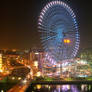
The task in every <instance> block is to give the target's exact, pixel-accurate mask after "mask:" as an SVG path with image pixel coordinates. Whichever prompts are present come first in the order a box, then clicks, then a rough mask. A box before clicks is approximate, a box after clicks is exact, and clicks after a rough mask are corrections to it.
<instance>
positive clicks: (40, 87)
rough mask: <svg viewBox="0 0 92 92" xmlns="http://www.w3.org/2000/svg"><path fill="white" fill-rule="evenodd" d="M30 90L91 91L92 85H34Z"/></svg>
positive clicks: (55, 91) (43, 91)
mask: <svg viewBox="0 0 92 92" xmlns="http://www.w3.org/2000/svg"><path fill="white" fill-rule="evenodd" d="M32 92H92V85H87V84H82V85H36V86H34V88H33V91H32Z"/></svg>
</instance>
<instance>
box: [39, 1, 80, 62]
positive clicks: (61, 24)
mask: <svg viewBox="0 0 92 92" xmlns="http://www.w3.org/2000/svg"><path fill="white" fill-rule="evenodd" d="M38 28H39V32H40V33H41V42H42V45H43V48H44V50H45V51H46V52H47V53H48V54H47V55H46V56H47V58H49V59H50V61H51V62H53V60H54V61H56V62H58V61H62V60H65V59H71V58H74V57H75V56H76V54H77V52H78V49H79V42H80V38H79V32H78V24H77V22H76V16H75V14H74V12H73V10H72V9H71V8H70V7H69V6H68V5H67V4H66V3H64V2H62V1H52V2H49V3H48V4H47V5H46V6H45V7H44V8H43V9H42V11H41V13H40V16H39V20H38Z"/></svg>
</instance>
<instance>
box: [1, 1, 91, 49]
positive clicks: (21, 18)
mask: <svg viewBox="0 0 92 92" xmlns="http://www.w3.org/2000/svg"><path fill="white" fill-rule="evenodd" d="M48 1H49V0H2V2H1V1H0V49H2V48H9V49H13V48H16V49H29V48H31V47H41V43H40V36H39V33H38V31H37V21H38V16H39V15H40V11H41V9H42V8H43V7H44V5H46V3H47V2H48ZM63 1H65V2H67V3H68V5H70V6H71V8H73V10H74V13H75V14H76V16H77V21H78V24H79V31H80V40H81V43H80V48H88V47H92V12H91V11H92V3H91V0H63ZM89 1H90V2H89Z"/></svg>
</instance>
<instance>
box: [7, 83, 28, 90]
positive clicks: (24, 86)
mask: <svg viewBox="0 0 92 92" xmlns="http://www.w3.org/2000/svg"><path fill="white" fill-rule="evenodd" d="M27 87H28V84H25V85H20V84H18V85H16V86H14V87H13V88H11V89H10V90H8V91H7V92H24V91H25V90H26V88H27Z"/></svg>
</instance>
